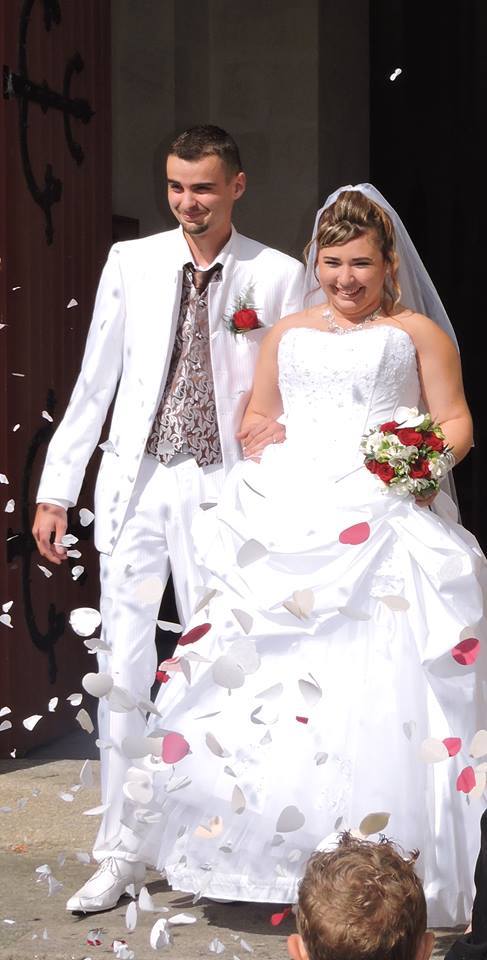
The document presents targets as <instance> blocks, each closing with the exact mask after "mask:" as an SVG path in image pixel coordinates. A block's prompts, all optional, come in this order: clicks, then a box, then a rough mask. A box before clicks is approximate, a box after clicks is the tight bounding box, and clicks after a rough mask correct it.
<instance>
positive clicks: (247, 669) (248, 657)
mask: <svg viewBox="0 0 487 960" xmlns="http://www.w3.org/2000/svg"><path fill="white" fill-rule="evenodd" d="M228 656H230V657H231V658H232V660H234V661H235V663H236V664H238V666H239V667H240V669H241V670H243V672H244V673H245V674H249V673H255V672H256V670H258V669H259V667H260V655H259V654H258V653H257V650H256V648H255V643H252V641H251V640H246V639H245V638H242V639H241V640H235V642H234V643H232V646H231V647H230V649H229V651H228Z"/></svg>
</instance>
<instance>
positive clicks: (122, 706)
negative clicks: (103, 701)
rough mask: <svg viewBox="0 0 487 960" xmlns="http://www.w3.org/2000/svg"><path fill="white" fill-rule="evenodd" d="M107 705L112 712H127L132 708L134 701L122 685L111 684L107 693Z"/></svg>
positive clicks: (133, 707) (134, 704)
mask: <svg viewBox="0 0 487 960" xmlns="http://www.w3.org/2000/svg"><path fill="white" fill-rule="evenodd" d="M107 701H108V706H109V707H110V710H112V711H113V712H114V713H128V712H129V711H130V710H134V709H135V706H136V702H135V699H134V697H133V696H132V694H131V693H129V691H128V690H125V688H124V687H118V686H116V685H115V684H114V685H113V687H112V689H111V690H110V693H109V694H108V695H107Z"/></svg>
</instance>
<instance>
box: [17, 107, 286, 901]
mask: <svg viewBox="0 0 487 960" xmlns="http://www.w3.org/2000/svg"><path fill="white" fill-rule="evenodd" d="M245 185H246V180H245V174H244V173H243V172H242V165H241V162H240V156H239V151H238V148H237V145H236V144H235V142H234V140H233V139H232V137H230V136H229V135H228V134H227V133H226V132H225V131H224V130H221V129H220V128H219V127H215V126H198V127H193V128H191V129H190V130H187V131H185V132H184V133H182V134H181V135H180V136H178V137H177V138H176V140H174V142H173V143H172V144H171V147H170V149H169V153H168V156H167V189H168V200H169V206H170V208H171V210H172V212H173V214H174V216H175V218H176V220H177V221H178V222H179V227H178V228H177V229H175V230H169V231H167V232H164V233H160V234H156V235H155V236H151V237H146V238H144V239H141V240H133V241H127V242H125V243H118V244H115V246H114V247H112V250H111V251H110V254H109V257H108V260H107V263H106V266H105V268H104V271H103V274H102V277H101V280H100V285H99V288H98V293H97V297H96V302H95V308H94V314H93V320H92V323H91V327H90V331H89V334H88V339H87V344H86V350H85V354H84V358H83V363H82V367H81V372H80V375H79V377H78V380H77V382H76V385H75V388H74V391H73V394H72V396H71V400H70V403H69V406H68V408H67V411H66V413H65V416H64V419H63V420H62V422H61V423H60V425H59V427H58V429H57V431H56V433H55V434H54V437H53V438H52V441H51V443H50V445H49V449H48V453H47V459H46V464H45V467H44V471H43V474H42V477H41V482H40V487H39V491H38V496H37V500H38V508H37V513H36V517H35V521H34V526H33V533H34V537H35V539H36V541H37V545H38V549H39V551H40V553H41V554H42V556H44V557H46V559H48V560H50V561H52V562H53V563H56V564H59V563H61V562H63V561H64V560H65V559H66V550H65V548H64V547H63V546H62V545H61V539H62V537H63V535H64V534H65V532H66V528H67V515H66V510H67V509H68V507H72V506H74V505H75V504H76V501H77V499H78V495H79V491H80V488H81V484H82V482H83V477H84V473H85V469H86V465H87V463H88V460H89V458H90V457H91V454H92V453H93V450H94V449H95V446H96V444H97V443H98V440H99V437H100V432H101V430H102V427H103V424H104V421H105V418H106V415H107V412H108V409H109V407H110V404H111V401H112V399H113V397H114V396H116V399H115V405H114V409H113V416H112V421H111V425H110V432H109V438H108V441H107V442H105V443H104V444H103V448H104V454H103V459H102V464H101V468H100V472H99V475H98V479H97V483H96V490H95V543H96V546H97V548H98V550H99V551H100V554H101V556H100V573H101V601H100V611H101V615H102V624H103V629H102V638H101V639H102V641H103V642H104V645H106V651H99V655H98V661H99V669H100V672H105V673H109V674H110V675H111V676H112V678H113V680H114V682H115V684H116V685H117V686H118V687H123V688H125V690H126V691H128V694H129V696H130V697H131V702H132V703H137V704H142V703H144V704H147V701H148V699H149V696H150V689H151V686H152V683H153V681H154V676H155V671H156V648H155V642H154V638H155V627H156V618H157V614H158V610H159V605H160V602H161V598H162V594H163V591H164V588H165V585H166V582H167V579H168V576H169V572H170V569H172V573H173V578H174V586H175V592H176V599H177V605H178V610H179V614H180V617H181V619H182V622H183V623H185V622H187V620H188V619H189V617H190V615H191V612H192V610H193V608H194V606H195V604H196V603H197V601H198V594H199V588H200V586H201V580H200V575H199V571H198V567H197V564H196V560H195V557H194V552H193V546H192V541H191V535H190V530H191V522H192V519H193V516H194V514H195V512H196V511H197V510H198V509H199V507H200V505H201V504H202V503H204V504H207V503H212V502H215V501H216V500H217V498H218V495H219V492H220V488H221V485H222V482H223V478H224V475H225V473H226V472H228V470H229V469H230V467H231V466H232V465H233V464H234V463H235V462H236V460H237V459H238V458H239V456H240V445H239V442H238V440H237V438H236V433H237V431H238V429H239V425H240V420H241V417H242V414H243V411H244V409H245V405H246V401H247V399H248V395H249V391H250V388H251V385H252V377H253V370H254V365H255V361H256V358H257V353H258V349H259V343H260V340H261V338H262V336H263V335H264V333H265V328H266V327H269V326H270V325H272V324H273V323H275V322H276V321H277V320H278V319H279V318H280V317H281V316H284V315H285V314H289V313H294V312H295V311H297V310H298V309H300V307H301V289H302V283H303V268H302V266H301V264H300V263H298V262H297V261H296V260H294V259H292V258H291V257H288V256H286V255H285V254H283V253H279V252H278V251H276V250H272V249H270V248H269V247H265V246H263V245H262V244H260V243H257V242H256V241H254V240H249V239H248V238H246V237H243V236H241V235H240V234H238V233H237V231H236V230H235V228H234V227H233V226H232V221H231V218H232V210H233V205H234V203H235V202H236V201H237V200H238V199H239V198H240V197H241V196H242V194H243V193H244V191H245ZM282 438H283V428H282V427H281V426H280V425H279V424H278V423H276V422H275V421H268V422H265V423H264V424H263V426H262V428H261V432H260V435H259V436H258V437H257V438H256V437H252V438H251V439H250V440H249V449H254V448H255V444H256V443H257V444H259V445H265V444H266V443H269V442H271V441H274V442H276V441H279V440H281V439H282ZM240 439H242V442H244V443H245V441H246V438H245V437H244V438H242V436H241V435H240ZM129 702H130V701H129ZM145 709H146V707H145V705H144V706H143V707H142V709H134V710H131V711H130V712H115V710H110V709H109V705H108V702H107V701H106V700H105V699H103V700H101V701H100V709H99V737H100V741H101V746H102V749H101V760H102V762H101V769H102V800H103V803H104V804H105V805H106V806H107V810H106V813H105V816H104V819H103V823H102V826H101V829H100V832H99V835H98V838H97V841H96V844H95V849H94V857H95V859H96V860H97V861H99V862H100V864H101V866H100V867H99V869H98V870H97V872H96V873H95V875H94V876H93V877H92V878H91V879H90V880H89V881H88V882H87V883H86V884H85V885H84V886H83V887H82V888H81V890H79V891H78V893H77V894H75V895H74V896H73V897H71V898H70V900H68V904H67V909H69V910H79V911H84V912H89V911H96V910H103V909H108V908H109V907H112V906H114V905H115V904H116V903H117V902H118V900H119V898H120V896H121V895H122V894H123V892H124V891H125V888H126V887H127V886H128V885H129V884H138V883H140V882H141V881H142V880H143V877H144V873H145V867H144V866H143V865H142V864H140V863H138V862H137V859H136V853H135V852H131V850H130V848H129V847H130V844H128V843H127V842H126V841H125V840H124V841H122V840H121V836H120V833H121V822H120V817H121V807H122V796H123V793H122V788H123V783H124V781H125V774H126V770H127V767H128V765H129V762H128V760H127V758H126V757H125V755H124V753H123V751H122V747H121V744H122V742H123V740H124V738H125V737H126V736H128V735H131V736H133V735H138V734H142V733H143V731H144V729H145V720H144V715H145ZM125 835H126V831H125V832H124V836H125ZM134 849H135V848H134Z"/></svg>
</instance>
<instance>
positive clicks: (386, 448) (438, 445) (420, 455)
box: [360, 407, 455, 497]
mask: <svg viewBox="0 0 487 960" xmlns="http://www.w3.org/2000/svg"><path fill="white" fill-rule="evenodd" d="M396 417H397V419H396V420H390V421H388V422H387V423H382V424H381V425H380V426H379V427H375V428H374V429H373V430H370V431H369V432H368V433H367V434H365V435H364V436H363V437H362V441H361V444H360V449H361V451H362V453H363V454H364V455H365V466H366V467H367V470H370V472H371V473H374V474H375V475H376V476H377V477H379V479H380V480H382V481H383V482H384V483H385V484H386V486H387V487H388V488H389V489H390V490H391V491H392V492H393V493H396V494H398V496H401V497H404V496H407V494H409V493H410V494H412V495H413V496H415V497H429V496H430V494H432V493H435V492H436V491H437V490H438V487H439V485H440V481H441V480H442V479H443V477H444V476H445V475H446V474H447V473H448V471H449V470H451V468H452V467H453V466H454V463H455V458H454V456H453V453H452V452H451V448H450V447H449V446H448V444H447V442H446V439H445V435H444V433H443V431H442V429H441V427H440V426H438V424H436V423H434V422H433V420H432V419H431V416H430V414H429V413H424V414H422V413H419V411H418V409H417V407H410V408H409V407H399V408H398V409H397V410H396Z"/></svg>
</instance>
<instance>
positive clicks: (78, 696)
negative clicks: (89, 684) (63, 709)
mask: <svg viewBox="0 0 487 960" xmlns="http://www.w3.org/2000/svg"><path fill="white" fill-rule="evenodd" d="M82 699H83V694H82V693H70V694H69V697H66V700H68V701H69V703H70V704H71V706H72V707H79V705H80V703H81V701H82Z"/></svg>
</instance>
